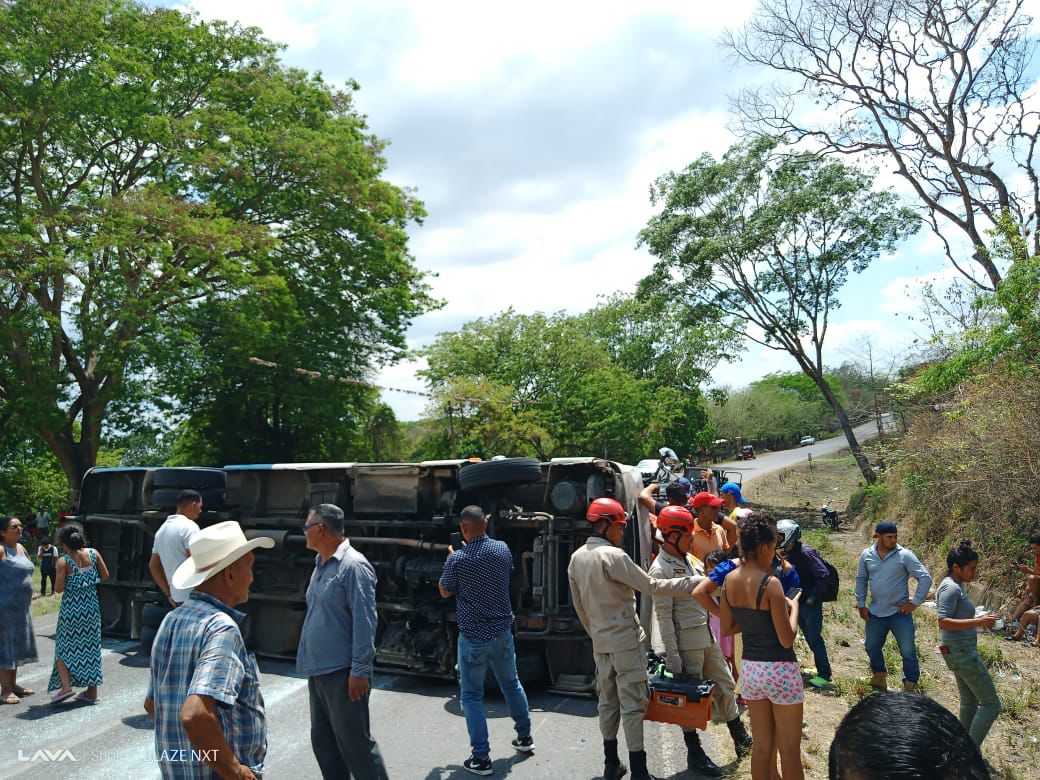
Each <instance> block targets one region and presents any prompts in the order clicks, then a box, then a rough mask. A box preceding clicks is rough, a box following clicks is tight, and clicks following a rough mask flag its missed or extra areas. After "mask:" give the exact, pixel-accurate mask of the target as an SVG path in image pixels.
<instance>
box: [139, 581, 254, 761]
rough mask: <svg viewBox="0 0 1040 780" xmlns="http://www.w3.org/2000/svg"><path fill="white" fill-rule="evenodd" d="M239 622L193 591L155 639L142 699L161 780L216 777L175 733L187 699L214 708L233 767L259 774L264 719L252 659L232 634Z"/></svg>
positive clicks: (240, 617) (184, 738)
mask: <svg viewBox="0 0 1040 780" xmlns="http://www.w3.org/2000/svg"><path fill="white" fill-rule="evenodd" d="M244 619H245V613H243V612H239V611H238V610H236V609H232V608H231V607H229V606H228V605H227V604H224V603H223V602H221V601H220V600H219V599H216V598H214V597H213V596H210V595H209V594H208V593H199V592H198V591H193V592H192V594H191V598H189V599H188V601H187V602H185V603H184V604H182V605H181V606H179V607H178V608H177V609H175V610H173V611H172V612H170V614H168V615H167V616H166V617H165V619H163V622H162V625H161V626H160V627H159V631H158V633H157V634H156V635H155V643H154V645H153V647H152V670H151V676H150V678H149V681H148V697H149V698H151V699H152V701H153V702H154V704H155V758H156V760H157V761H158V762H159V769H160V771H161V772H162V776H163V777H164V778H167V780H171V779H173V778H176V779H177V780H181V778H187V779H190V780H211V778H216V777H217V773H216V772H214V771H213V769H212V768H211V767H210V766H209V764H207V763H206V760H205V759H206V756H205V755H204V752H205V751H200V750H197V749H195V748H193V747H192V744H191V741H190V740H189V739H188V735H187V734H186V733H184V729H183V728H182V727H181V707H182V706H184V701H185V699H187V698H188V696H190V695H192V694H197V695H199V696H209V697H211V698H212V699H213V700H214V701H216V703H217V715H218V717H219V718H220V728H221V730H222V731H223V732H224V737H225V738H226V739H227V741H228V744H229V745H230V746H231V749H232V750H233V751H235V755H236V756H237V757H238V760H239V762H240V763H242V764H244V765H245V766H247V767H249V768H250V769H251V770H252V771H253V772H254V773H255V774H256V775H257V776H259V775H260V774H261V773H262V772H263V769H264V757H265V756H266V755H267V720H266V715H265V713H264V699H263V696H261V694H260V671H259V669H257V666H256V658H255V657H254V656H253V654H252V653H250V652H248V651H247V650H246V645H245V642H244V641H243V640H242V632H241V631H240V630H239V627H238V624H239V623H241V622H242V620H244Z"/></svg>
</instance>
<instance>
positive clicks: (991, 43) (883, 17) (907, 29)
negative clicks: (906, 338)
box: [725, 0, 1040, 290]
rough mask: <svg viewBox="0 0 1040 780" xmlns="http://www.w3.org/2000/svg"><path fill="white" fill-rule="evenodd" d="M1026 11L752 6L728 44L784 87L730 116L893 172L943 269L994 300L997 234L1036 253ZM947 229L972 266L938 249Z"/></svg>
mask: <svg viewBox="0 0 1040 780" xmlns="http://www.w3.org/2000/svg"><path fill="white" fill-rule="evenodd" d="M1023 2H1024V0H762V2H761V3H760V4H759V9H758V11H757V13H756V14H755V16H754V17H752V19H751V20H750V21H749V22H748V24H747V25H746V26H745V27H744V28H743V29H742V30H740V31H738V32H731V33H728V34H727V36H726V39H725V42H726V44H727V45H728V46H729V47H730V48H731V49H732V50H733V51H734V52H735V53H736V54H737V55H738V56H739V57H740V58H742V59H744V60H746V61H748V62H751V63H757V64H761V65H765V66H767V67H769V68H772V69H773V70H776V71H779V72H781V73H782V74H785V78H784V79H783V80H782V82H780V83H777V84H774V85H772V86H770V87H767V88H764V89H750V90H746V91H744V92H743V93H742V94H741V95H740V96H739V98H738V99H737V100H736V101H735V103H736V106H735V107H736V110H737V112H738V115H739V116H740V117H741V121H742V122H743V123H744V124H745V126H747V127H748V128H749V130H750V131H751V132H753V133H755V134H757V133H762V132H765V133H769V134H774V135H785V136H787V137H789V138H792V139H794V140H804V141H809V142H811V144H812V145H813V146H814V147H815V148H817V149H819V150H821V151H823V152H839V153H844V154H853V155H862V154H876V155H882V156H885V157H887V158H888V159H889V160H891V161H893V162H894V163H895V172H896V173H898V174H899V175H900V176H902V177H903V178H904V179H905V180H906V181H907V182H909V184H910V186H911V187H912V189H913V191H914V192H915V193H916V194H917V197H918V198H919V199H920V201H921V202H922V203H923V204H924V205H925V206H926V207H927V211H926V218H927V219H928V220H929V221H930V223H931V226H932V229H933V231H934V232H935V234H936V235H937V236H938V237H939V238H940V239H941V240H942V242H943V245H944V247H945V251H946V255H947V257H948V259H949V261H950V262H951V263H952V264H953V265H954V266H955V267H956V268H957V270H958V271H959V272H960V273H962V274H964V276H966V277H967V278H968V279H970V280H971V281H972V282H973V283H974V284H976V285H978V286H979V287H982V288H984V289H989V290H995V289H996V287H997V285H998V284H999V282H1000V281H1001V270H1000V268H998V265H997V263H996V262H995V261H994V254H995V252H994V246H993V244H994V241H995V240H996V239H995V237H994V236H993V235H992V232H993V231H995V230H996V229H997V228H998V226H999V227H1000V228H1001V229H1002V230H1006V229H1008V228H1010V229H1011V230H1012V231H1013V234H1012V235H1013V237H1015V238H1019V239H1022V240H1023V243H1022V244H1021V246H1022V247H1023V248H1028V250H1029V251H1030V252H1031V254H1032V255H1036V254H1037V253H1038V252H1040V232H1038V230H1037V227H1038V224H1037V223H1038V213H1040V179H1038V176H1037V172H1036V151H1037V149H1036V147H1037V134H1038V130H1040V111H1038V108H1040V106H1038V103H1037V96H1036V94H1035V92H1034V90H1033V88H1032V85H1033V80H1034V75H1035V74H1034V71H1033V69H1031V67H1030V65H1031V60H1032V56H1033V54H1034V52H1035V50H1036V46H1037V38H1036V36H1034V35H1033V34H1031V32H1030V29H1029V28H1030V24H1031V21H1032V20H1031V19H1030V18H1029V17H1028V16H1027V15H1026V14H1024V13H1022V6H1023ZM806 98H809V99H811V100H813V101H814V102H815V104H816V105H815V106H809V108H812V109H813V110H812V111H811V114H810V113H808V112H806V111H804V109H805V108H806V107H807V106H806ZM806 117H811V118H806ZM816 117H820V118H819V119H818V120H817V119H816ZM1005 215H1006V217H1005ZM950 225H952V226H954V227H955V228H956V230H957V231H959V232H960V233H961V234H962V235H963V236H964V237H965V238H966V239H967V240H968V242H970V246H971V247H972V249H971V250H970V251H971V252H972V255H971V258H972V260H973V261H974V267H972V265H971V264H970V263H968V262H965V258H964V257H963V256H962V255H961V254H960V252H958V248H957V246H955V245H954V244H953V242H951V241H950V240H949V230H948V228H949V226H950Z"/></svg>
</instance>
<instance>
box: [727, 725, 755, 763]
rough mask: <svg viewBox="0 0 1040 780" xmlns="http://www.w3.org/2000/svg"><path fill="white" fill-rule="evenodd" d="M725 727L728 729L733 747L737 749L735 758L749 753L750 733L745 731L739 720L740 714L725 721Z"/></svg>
mask: <svg viewBox="0 0 1040 780" xmlns="http://www.w3.org/2000/svg"><path fill="white" fill-rule="evenodd" d="M726 727H727V728H728V729H729V735H730V736H731V737H733V749H734V750H736V751H737V758H743V757H744V756H746V755H747V754H748V753H750V752H751V745H752V739H751V735H750V734H748V733H747V730H746V729H745V728H744V724H743V723H741V722H740V716H739V715H738V716H737V717H735V718H734V719H733V720H730V721H726Z"/></svg>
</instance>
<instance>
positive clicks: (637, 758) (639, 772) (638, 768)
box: [628, 750, 657, 780]
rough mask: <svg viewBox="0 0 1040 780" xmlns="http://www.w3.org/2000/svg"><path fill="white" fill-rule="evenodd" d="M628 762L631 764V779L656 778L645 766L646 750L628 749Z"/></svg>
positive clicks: (647, 779) (650, 779)
mask: <svg viewBox="0 0 1040 780" xmlns="http://www.w3.org/2000/svg"><path fill="white" fill-rule="evenodd" d="M628 763H629V764H631V765H632V778H631V780H657V778H656V777H654V776H653V775H652V774H650V772H648V771H647V768H646V751H645V750H630V751H628Z"/></svg>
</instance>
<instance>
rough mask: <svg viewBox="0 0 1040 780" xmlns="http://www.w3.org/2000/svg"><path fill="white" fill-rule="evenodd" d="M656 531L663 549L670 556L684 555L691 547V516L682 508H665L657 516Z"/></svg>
mask: <svg viewBox="0 0 1040 780" xmlns="http://www.w3.org/2000/svg"><path fill="white" fill-rule="evenodd" d="M657 529H658V530H659V531H660V532H661V537H662V538H663V539H664V544H665V549H666V550H667V551H668V552H669V553H671V554H672V555H679V556H682V555H686V553H688V552H689V551H690V549H691V548H692V547H693V515H692V514H690V510H689V509H687V508H686V507H684V506H666V507H665V508H664V509H662V510H661V514H659V515H658V516H657Z"/></svg>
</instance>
